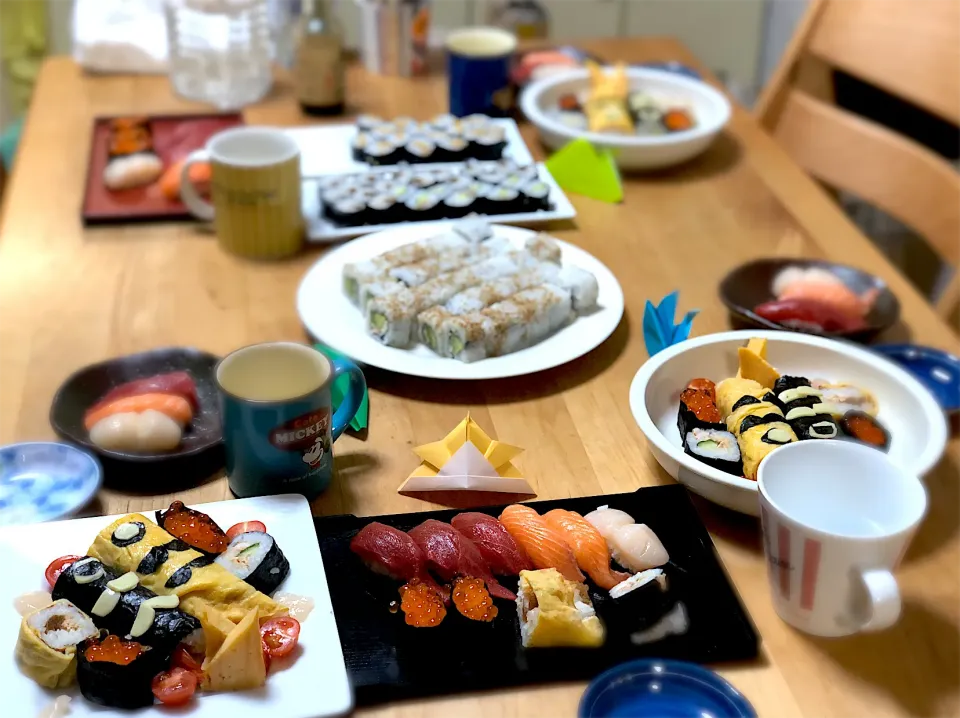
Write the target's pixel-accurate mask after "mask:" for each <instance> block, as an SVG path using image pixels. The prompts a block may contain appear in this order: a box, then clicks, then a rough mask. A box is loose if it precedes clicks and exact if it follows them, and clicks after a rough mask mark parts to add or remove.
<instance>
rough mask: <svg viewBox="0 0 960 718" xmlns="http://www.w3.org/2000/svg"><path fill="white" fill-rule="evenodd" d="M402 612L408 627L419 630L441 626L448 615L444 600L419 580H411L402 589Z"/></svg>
mask: <svg viewBox="0 0 960 718" xmlns="http://www.w3.org/2000/svg"><path fill="white" fill-rule="evenodd" d="M400 610H401V611H403V614H404V621H406V623H407V625H408V626H416V627H417V628H431V627H432V626H439V625H440V621H442V620H443V617H444V616H446V615H447V609H446V608H444V607H443V599H441V598H440V596H439V595H438V594H437V592H436V591H434V590H433V589H432V588H430V587H429V586H428V585H426V584H425V583H422V582H421V581H420V579H419V578H411V579H410V581H409V582H407V583H405V584H403V585H402V586H401V587H400Z"/></svg>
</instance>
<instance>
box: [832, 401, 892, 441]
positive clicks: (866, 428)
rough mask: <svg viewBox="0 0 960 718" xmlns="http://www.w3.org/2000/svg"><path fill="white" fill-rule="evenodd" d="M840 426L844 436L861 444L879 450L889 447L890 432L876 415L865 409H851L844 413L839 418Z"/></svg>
mask: <svg viewBox="0 0 960 718" xmlns="http://www.w3.org/2000/svg"><path fill="white" fill-rule="evenodd" d="M840 428H841V429H843V433H844V435H845V436H848V437H850V438H851V439H853V440H855V441H859V442H860V443H862V444H867V445H869V446H872V447H874V448H877V449H880V451H888V450H889V449H890V432H889V431H887V429H886V427H884V426H883V424H881V423H880V422H879V421H877V419H876V417H874V416H871V415H870V414H868V413H867V412H865V411H858V410H856V409H852V410H850V411H848V412H847V413H846V414H844V416H843V418H842V419H841V420H840Z"/></svg>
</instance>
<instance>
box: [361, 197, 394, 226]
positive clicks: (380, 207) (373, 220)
mask: <svg viewBox="0 0 960 718" xmlns="http://www.w3.org/2000/svg"><path fill="white" fill-rule="evenodd" d="M396 214H397V198H396V197H394V196H393V195H392V194H389V193H384V194H378V195H375V196H373V197H372V198H370V200H368V201H367V213H366V219H367V223H368V224H390V223H391V222H393V221H394V217H395V216H396Z"/></svg>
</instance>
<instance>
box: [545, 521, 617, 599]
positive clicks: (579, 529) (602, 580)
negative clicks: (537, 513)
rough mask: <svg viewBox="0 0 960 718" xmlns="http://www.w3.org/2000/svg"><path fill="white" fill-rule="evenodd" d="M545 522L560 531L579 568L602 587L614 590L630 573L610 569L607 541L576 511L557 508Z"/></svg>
mask: <svg viewBox="0 0 960 718" xmlns="http://www.w3.org/2000/svg"><path fill="white" fill-rule="evenodd" d="M543 520H544V521H546V522H547V523H548V524H549V525H550V526H552V527H553V528H555V529H557V531H559V532H560V533H561V535H562V536H563V538H564V540H565V541H566V542H567V545H568V546H569V547H570V548H571V549H572V550H573V555H574V556H575V557H576V559H577V565H578V566H580V569H581V570H582V571H583V572H584V573H586V574H587V575H588V576H589V577H590V578H592V579H593V582H594V583H595V584H597V585H598V586H599V587H600V588H604V589H606V590H608V591H609V590H610V589H611V588H613V587H614V586H616V585H617V584H618V583H620V582H621V581H626V580H627V579H628V578H630V574H627V573H621V572H620V571H613V570H611V569H610V552H609V549H608V547H607V542H606V541H605V540H604V538H603V536H601V535H600V532H599V531H597V529H596V527H595V526H594V525H593V524H591V523H590V522H589V521H587V520H586V519H584V518H583V516H581V515H580V514H578V513H576V512H575V511H564V510H563V509H554V510H553V511H548V512H547V513H545V514H544V515H543Z"/></svg>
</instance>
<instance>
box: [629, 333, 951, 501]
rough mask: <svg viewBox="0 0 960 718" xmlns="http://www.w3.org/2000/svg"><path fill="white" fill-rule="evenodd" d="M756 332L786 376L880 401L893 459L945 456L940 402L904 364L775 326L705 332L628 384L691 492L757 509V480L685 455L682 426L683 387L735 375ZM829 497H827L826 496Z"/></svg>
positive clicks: (925, 464) (657, 445)
mask: <svg viewBox="0 0 960 718" xmlns="http://www.w3.org/2000/svg"><path fill="white" fill-rule="evenodd" d="M751 337H763V338H766V339H768V340H769V343H768V345H767V359H768V361H769V362H770V364H772V365H773V366H774V367H776V369H777V370H778V371H779V372H780V373H781V374H792V375H794V376H805V377H809V378H818V379H827V380H830V381H837V382H848V383H850V384H856V385H858V386H861V387H863V388H864V389H866V390H867V391H870V392H872V393H873V394H874V396H876V398H877V401H878V402H879V404H880V413H879V415H878V417H877V418H878V419H879V420H880V421H881V422H882V423H883V425H884V426H886V427H887V429H888V430H889V431H890V437H891V442H890V451H889V454H888V455H889V456H890V458H891V459H892V460H893V461H895V462H896V463H898V464H900V465H901V466H903V467H904V468H905V469H907V470H908V471H910V472H912V473H914V474H916V475H917V476H923V475H924V474H926V473H927V472H928V471H930V469H932V468H933V467H934V465H935V464H936V463H937V462H938V461H939V460H940V457H941V456H942V455H943V452H944V449H945V448H946V444H947V424H946V420H945V419H944V416H943V411H942V410H941V409H940V407H939V405H938V404H937V402H936V400H935V399H934V398H933V396H932V395H931V394H930V392H928V391H927V390H926V389H924V388H923V386H922V385H921V384H920V382H918V381H917V380H916V379H914V378H913V377H912V376H910V375H909V374H908V373H907V372H905V371H904V370H903V369H901V368H900V367H898V366H896V365H895V364H893V363H892V362H890V361H887V360H886V359H884V358H883V357H881V356H880V355H879V354H874V353H873V352H870V351H867V350H865V349H861V348H860V347H858V346H855V345H853V344H848V343H846V342H839V341H835V340H832V339H825V338H823V337H815V336H808V335H804V334H794V333H790V332H776V331H749V330H747V331H739V332H722V333H719V334H708V335H707V336H703V337H697V338H696V339H690V340H688V341H685V342H681V343H680V344H677V345H675V346H672V347H668V348H667V349H664V350H663V351H662V352H660V353H659V354H657V355H655V356H654V357H652V358H651V359H650V360H649V361H647V363H646V364H644V365H643V366H642V367H641V368H640V370H639V371H638V372H637V374H636V376H635V377H634V378H633V383H632V384H631V385H630V410H631V411H632V412H633V417H634V419H635V420H636V422H637V424H638V425H639V426H640V429H641V431H643V433H644V435H645V436H646V437H647V444H648V445H649V447H650V450H651V451H652V452H653V455H654V456H655V457H656V459H657V461H658V462H659V463H660V466H662V467H663V468H664V470H665V471H666V472H667V473H668V474H670V475H671V476H672V477H673V478H675V479H677V480H678V481H679V482H681V483H682V484H685V485H686V486H687V487H688V488H689V489H690V490H691V491H693V492H695V493H697V494H700V495H701V496H703V497H705V498H707V499H709V500H711V501H714V502H716V503H718V504H721V505H722V506H726V507H728V508H731V509H734V510H735V511H740V512H742V513H747V514H752V515H754V516H757V515H759V512H760V504H759V501H758V499H757V482H756V481H748V480H747V479H743V478H739V477H736V476H731V475H730V474H727V473H724V472H723V471H720V470H719V469H714V468H711V467H709V466H707V465H706V464H704V463H701V462H700V461H698V460H697V459H695V458H693V457H692V456H688V455H687V454H685V453H684V451H683V448H682V447H681V444H680V431H679V429H677V410H678V407H679V404H680V392H681V391H682V390H683V388H684V387H685V386H686V385H687V382H689V381H690V380H691V379H696V378H698V377H705V378H707V379H712V380H713V381H720V380H721V379H725V378H727V377H731V376H736V373H737V347H741V346H744V345H745V343H746V341H747V340H748V339H750V338H751ZM824 500H829V497H824Z"/></svg>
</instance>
